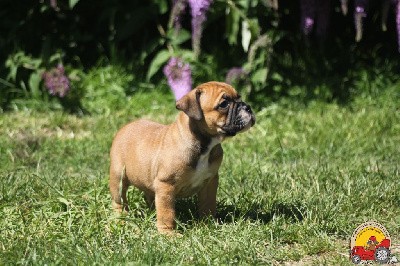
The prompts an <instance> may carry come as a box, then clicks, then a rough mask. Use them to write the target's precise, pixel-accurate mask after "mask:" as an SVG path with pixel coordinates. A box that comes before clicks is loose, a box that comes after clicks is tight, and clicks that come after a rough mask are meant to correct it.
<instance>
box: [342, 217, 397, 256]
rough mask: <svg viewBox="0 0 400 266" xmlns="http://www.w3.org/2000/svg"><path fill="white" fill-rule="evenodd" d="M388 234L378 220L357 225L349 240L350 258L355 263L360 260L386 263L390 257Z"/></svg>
mask: <svg viewBox="0 0 400 266" xmlns="http://www.w3.org/2000/svg"><path fill="white" fill-rule="evenodd" d="M390 245H391V240H390V235H389V232H388V231H387V230H386V228H385V227H384V226H383V225H381V224H380V223H378V222H375V221H370V222H365V223H363V224H361V225H359V226H358V227H357V228H356V229H355V230H354V232H353V235H352V236H351V240H350V259H351V261H352V262H354V263H355V264H358V263H360V262H361V261H362V260H374V261H376V262H379V263H386V262H388V261H389V259H390Z"/></svg>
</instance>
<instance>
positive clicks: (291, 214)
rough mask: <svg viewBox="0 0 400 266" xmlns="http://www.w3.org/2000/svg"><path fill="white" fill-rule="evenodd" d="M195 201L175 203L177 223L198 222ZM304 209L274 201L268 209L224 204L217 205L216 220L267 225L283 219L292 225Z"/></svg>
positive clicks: (298, 205) (295, 204)
mask: <svg viewBox="0 0 400 266" xmlns="http://www.w3.org/2000/svg"><path fill="white" fill-rule="evenodd" d="M197 209H198V208H197V200H196V199H195V198H192V199H182V200H178V201H177V203H176V211H177V216H178V219H179V221H181V222H182V223H185V224H191V223H192V222H193V221H194V220H199V219H200V217H199V215H198V212H197ZM305 213H306V208H305V207H304V206H303V205H302V204H301V203H300V202H283V201H276V202H274V203H273V204H272V205H271V206H270V207H267V206H264V205H261V204H258V203H252V204H249V205H247V206H236V205H234V204H229V203H226V202H218V203H217V219H218V221H219V222H220V223H222V224H229V223H234V222H235V221H237V220H241V219H242V220H247V221H254V222H259V223H262V224H267V223H269V222H270V221H271V220H272V219H273V218H274V217H283V218H284V219H285V220H288V221H290V222H292V223H296V222H300V221H302V220H303V219H304V217H305Z"/></svg>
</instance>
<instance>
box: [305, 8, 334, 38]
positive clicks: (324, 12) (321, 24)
mask: <svg viewBox="0 0 400 266" xmlns="http://www.w3.org/2000/svg"><path fill="white" fill-rule="evenodd" d="M300 4H301V6H300V7H301V28H302V30H303V33H304V35H306V36H309V35H310V34H311V33H312V31H313V29H314V25H315V24H316V27H317V29H316V35H317V36H319V37H325V35H326V32H327V29H328V25H329V18H330V0H301V1H300Z"/></svg>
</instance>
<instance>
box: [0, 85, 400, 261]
mask: <svg viewBox="0 0 400 266" xmlns="http://www.w3.org/2000/svg"><path fill="white" fill-rule="evenodd" d="M398 86H400V85H397V86H394V87H393V88H388V89H387V90H386V91H384V92H382V93H381V94H380V96H379V97H378V96H376V97H372V96H369V97H367V96H365V97H359V98H356V99H354V100H353V101H352V102H350V103H348V104H346V105H339V104H336V103H321V102H308V103H307V104H299V103H296V102H294V101H289V102H284V101H281V102H276V103H268V104H266V105H265V106H260V107H258V108H256V109H258V111H257V114H256V116H257V123H256V125H255V127H253V128H252V129H251V130H250V131H248V132H246V133H244V134H242V135H239V136H236V137H234V138H233V139H230V140H228V141H226V142H225V143H224V144H223V148H224V151H225V157H224V161H223V164H222V167H221V169H220V187H219V191H218V207H217V216H218V222H215V221H213V220H211V219H210V220H206V221H201V220H199V219H198V217H197V214H196V204H195V199H187V200H181V201H179V202H178V203H177V208H178V230H179V232H180V233H181V234H182V237H179V238H171V237H166V236H163V235H159V234H158V233H157V230H156V228H155V214H154V212H152V211H150V210H148V209H147V208H146V205H145V202H144V200H143V198H142V195H141V193H140V192H139V191H138V190H136V189H133V188H132V189H130V190H129V199H130V207H131V212H130V214H129V215H127V216H126V217H123V218H122V219H118V218H116V217H115V216H114V214H113V212H112V210H111V201H110V195H109V192H108V165H109V156H108V152H109V147H110V145H111V141H112V138H113V135H114V134H115V132H116V131H117V130H118V128H119V127H121V126H122V125H123V124H125V123H127V122H128V121H130V120H133V119H135V118H138V117H142V116H144V117H147V118H151V119H153V120H156V121H159V122H162V123H169V122H171V121H173V120H174V118H175V116H176V114H177V111H176V110H175V107H174V102H173V99H172V96H170V95H169V96H167V97H166V96H165V95H163V94H161V93H158V92H157V91H156V90H153V91H152V92H149V93H136V94H134V95H133V96H132V97H131V98H130V99H129V102H128V104H127V105H126V106H124V107H123V108H120V110H118V111H110V112H107V113H106V114H93V115H85V116H82V117H77V116H75V115H68V114H66V113H65V112H61V111H47V112H44V111H38V110H36V111H35V109H27V110H20V111H14V112H7V113H3V114H0V165H1V170H0V265H11V264H12V265H15V264H39V265H44V264H47V265H53V264H61V265H91V264H109V265H115V264H126V263H132V264H192V263H193V264H217V265H218V264H231V263H232V264H285V263H286V264H287V265H292V264H295V263H298V264H307V265H308V264H317V265H351V262H349V259H348V256H347V254H348V249H349V247H348V243H349V239H350V236H351V234H352V232H353V230H354V229H355V228H356V227H357V226H358V225H359V224H361V223H362V222H364V221H366V220H377V221H379V222H380V223H382V224H383V225H384V226H385V227H386V228H387V229H388V231H389V232H390V234H391V237H392V242H393V244H394V247H393V250H392V253H394V254H397V258H400V254H399V245H400V172H399V170H400V109H399V102H400V94H399V90H398Z"/></svg>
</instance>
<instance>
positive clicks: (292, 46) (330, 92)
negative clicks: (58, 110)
mask: <svg viewBox="0 0 400 266" xmlns="http://www.w3.org/2000/svg"><path fill="white" fill-rule="evenodd" d="M304 3H305V1H302V0H299V1H280V2H278V1H277V0H251V1H247V0H238V1H232V0H219V1H216V0H214V1H211V0H203V1H197V2H196V1H189V0H176V1H169V0H149V1H127V0H125V1H110V0H99V1H94V0H86V1H79V0H69V1H66V0H58V1H55V0H52V1H19V2H17V3H14V2H12V1H11V0H4V1H1V3H0V10H1V11H0V21H1V22H0V31H1V32H2V33H3V35H2V36H3V38H1V40H0V50H1V51H2V53H1V54H0V61H1V62H7V64H4V65H3V66H1V65H0V75H1V76H2V77H6V78H2V79H0V97H1V98H0V104H1V107H2V108H6V107H7V106H10V104H15V103H16V102H18V100H19V99H31V100H32V99H33V102H40V101H43V102H46V101H48V100H49V99H50V102H52V103H53V102H59V103H61V104H62V106H64V107H66V108H68V109H70V110H72V111H76V110H78V111H79V110H81V109H82V107H81V106H80V102H79V100H80V99H81V98H82V97H83V95H84V93H85V89H84V87H86V88H88V91H86V92H87V93H88V95H87V98H86V99H85V100H84V101H85V102H86V103H85V106H87V108H88V109H90V110H91V111H93V112H103V111H106V110H107V109H109V108H110V106H108V107H106V105H102V104H99V105H98V103H93V104H89V103H88V101H89V99H90V101H91V100H94V101H97V100H95V99H100V98H104V99H102V101H103V102H105V103H110V104H111V106H116V105H119V104H121V103H123V102H124V100H116V98H117V97H126V94H125V93H123V91H124V90H125V89H126V88H125V89H122V88H118V89H116V88H113V89H114V90H116V91H117V93H116V94H114V93H108V92H107V93H106V92H105V90H106V89H101V90H103V92H100V91H96V90H95V89H94V88H95V87H96V86H97V85H98V84H101V82H100V81H99V80H96V78H95V81H94V83H93V84H92V85H89V83H90V82H89V80H86V79H84V78H83V76H84V74H83V73H89V76H91V75H92V73H91V71H93V65H96V63H98V62H99V61H100V62H107V63H108V64H110V65H118V66H121V67H118V68H119V70H118V71H122V72H126V73H128V72H129V71H132V72H134V73H135V81H134V82H135V83H138V84H139V83H143V82H144V83H153V84H154V83H156V84H160V82H161V83H163V82H164V81H165V77H164V76H163V71H162V69H163V67H164V65H165V64H166V63H167V62H168V60H169V59H170V58H172V57H177V58H180V59H182V60H183V62H184V63H188V64H190V69H191V74H192V78H193V84H194V85H196V84H198V83H200V82H204V81H207V80H212V79H217V80H224V79H225V77H226V76H229V78H230V82H232V83H233V84H236V85H237V87H238V88H239V90H240V91H241V92H242V93H243V94H244V95H249V98H250V99H251V100H252V101H254V102H259V103H260V104H262V103H263V102H264V101H265V100H266V99H271V100H276V99H278V98H280V97H282V96H284V97H295V98H300V99H304V100H308V99H313V98H319V99H323V100H328V101H332V100H337V99H339V100H347V99H349V97H351V94H352V93H353V92H355V90H354V89H353V87H354V86H355V84H356V83H355V82H357V80H358V77H359V76H360V75H363V74H362V73H365V72H374V71H375V72H380V73H387V71H385V69H386V68H387V66H390V69H396V68H397V67H398V65H399V63H398V62H397V61H398V60H395V57H397V56H398V51H397V50H398V47H397V37H398V36H397V35H396V23H395V21H396V19H395V15H394V14H395V12H387V13H386V15H384V14H380V12H381V10H382V4H387V3H388V1H375V2H374V1H370V5H369V7H368V8H367V7H359V5H360V3H359V2H358V1H348V5H347V6H346V8H347V11H348V14H347V16H343V15H342V14H341V12H340V8H342V9H343V5H341V2H340V1H326V2H325V1H324V3H329V4H327V5H324V6H323V7H318V8H319V9H318V8H317V9H316V8H315V6H314V7H313V6H312V5H318V4H317V3H322V2H318V1H317V2H316V1H308V5H305V4H304ZM310 3H314V4H310ZM343 3H344V2H343ZM178 4H179V5H180V6H179V5H178ZM278 4H279V5H278ZM300 4H301V5H300ZM358 7H359V8H358ZM393 7H395V6H394V5H391V6H390V5H389V9H388V10H395V9H394V8H393ZM398 7H400V4H398ZM321 8H322V9H321ZM310 10H311V11H310ZM313 10H314V11H313ZM315 10H318V12H322V11H321V10H323V12H326V13H324V14H326V16H323V15H321V14H322V13H321V14H319V15H316V12H317V11H315ZM353 10H355V11H354V12H355V13H353ZM357 10H358V11H360V12H361V11H362V13H360V12H358V11H357ZM397 10H400V9H399V8H398V9H397ZM356 11H357V12H358V13H357V12H356ZM353 15H357V19H356V21H355V20H354V16H353ZM321 17H322V18H323V19H325V20H327V19H328V18H330V23H329V21H325V22H324V21H323V20H321V19H320V18H321ZM380 18H382V20H380ZM383 18H385V19H383ZM305 21H306V22H307V21H308V24H307V23H305ZM311 22H312V23H311ZM384 22H385V23H384ZM357 23H362V24H360V25H362V27H361V28H360V27H359V24H357ZM383 24H384V27H383V26H381V25H383ZM329 25H331V26H330V27H329ZM355 25H358V26H357V27H355ZM399 25H400V24H399ZM381 27H382V28H384V29H385V30H386V31H385V32H382V31H381ZM360 29H361V30H363V31H360ZM361 37H362V39H361ZM355 39H356V40H357V41H359V42H355ZM54 55H56V56H55V57H54ZM61 55H62V56H61ZM61 59H62V60H61ZM104 60H105V61H104ZM61 61H62V63H63V65H64V66H65V73H67V75H68V77H69V78H71V79H73V80H71V81H70V82H71V90H70V92H69V93H68V95H67V96H66V97H65V98H64V99H60V100H59V101H54V100H53V99H52V98H51V97H50V98H49V97H48V94H47V92H46V93H45V89H44V88H43V83H42V82H41V77H42V73H43V72H44V71H49V70H51V69H52V68H53V67H56V62H61ZM382 62H385V63H382ZM101 65H104V64H103V63H102V64H101ZM378 67H379V68H380V69H377V68H378ZM232 68H233V70H237V71H236V74H238V76H235V75H234V74H235V71H234V72H231V71H230V70H231V69H232ZM374 68H375V70H374ZM16 69H17V70H16ZM15 71H16V72H15ZM228 74H229V75H228ZM387 74H390V73H387ZM385 75H386V74H385ZM390 75H391V74H390ZM372 76H374V75H372ZM130 79H133V78H132V77H131V78H130ZM393 79H394V80H397V79H398V78H397V77H396V76H395V75H391V77H389V79H388V80H393ZM82 82H85V83H84V84H82ZM130 82H132V80H131V81H123V82H122V81H121V84H122V85H123V86H125V85H126V84H128V83H130ZM384 83H386V82H384ZM122 85H121V86H122ZM101 86H103V85H100V87H101ZM119 86H120V85H119V84H117V85H116V87H119ZM154 87H159V86H154ZM95 91H96V92H95ZM116 91H114V92H116ZM116 95H118V96H116ZM106 97H110V99H109V101H108V100H107V99H106ZM119 101H121V102H119ZM96 106H99V108H98V107H96ZM102 107H104V108H102Z"/></svg>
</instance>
